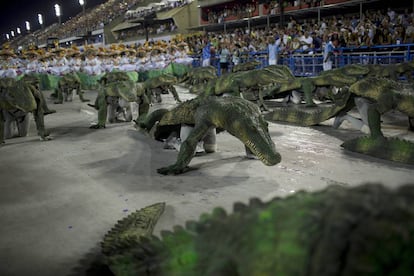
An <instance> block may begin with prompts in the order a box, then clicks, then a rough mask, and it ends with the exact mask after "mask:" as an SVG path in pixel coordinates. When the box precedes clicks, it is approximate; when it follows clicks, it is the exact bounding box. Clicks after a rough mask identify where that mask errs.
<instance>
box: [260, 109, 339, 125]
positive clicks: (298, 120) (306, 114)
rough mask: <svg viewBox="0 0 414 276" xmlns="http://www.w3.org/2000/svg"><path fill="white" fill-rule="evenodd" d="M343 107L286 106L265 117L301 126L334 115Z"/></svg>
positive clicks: (318, 121) (315, 122)
mask: <svg viewBox="0 0 414 276" xmlns="http://www.w3.org/2000/svg"><path fill="white" fill-rule="evenodd" d="M342 109H343V106H337V105H333V106H331V107H318V108H316V109H312V110H310V109H306V110H305V109H298V108H291V107H284V108H278V109H275V110H273V111H272V112H270V113H268V114H266V115H265V116H264V117H265V119H266V120H269V121H279V122H287V123H292V124H297V125H300V126H312V125H317V124H319V123H321V122H323V121H326V120H328V119H330V118H332V117H334V116H335V115H336V114H337V113H338V112H339V111H340V110H342Z"/></svg>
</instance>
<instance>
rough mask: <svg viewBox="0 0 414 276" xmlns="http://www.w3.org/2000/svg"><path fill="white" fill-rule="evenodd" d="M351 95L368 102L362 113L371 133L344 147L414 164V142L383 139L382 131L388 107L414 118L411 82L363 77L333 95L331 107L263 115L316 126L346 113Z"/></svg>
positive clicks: (349, 106) (273, 119)
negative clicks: (382, 116)
mask: <svg viewBox="0 0 414 276" xmlns="http://www.w3.org/2000/svg"><path fill="white" fill-rule="evenodd" d="M354 98H362V99H363V100H364V101H366V102H367V111H366V114H364V116H365V117H366V118H367V119H366V121H367V124H368V127H369V130H370V133H371V135H370V136H369V137H362V138H357V139H353V140H350V141H346V142H345V143H343V145H342V146H343V147H344V148H345V149H347V150H350V151H355V152H359V153H363V154H367V155H371V156H374V157H378V158H382V159H387V160H392V161H397V162H403V163H410V164H414V144H413V143H411V142H408V141H403V140H398V139H395V138H391V139H386V138H385V137H384V135H383V133H382V131H381V115H382V114H384V113H385V112H388V111H390V110H397V111H400V112H402V113H404V114H406V115H407V116H409V117H411V118H412V117H414V89H413V87H412V85H410V84H403V83H398V82H395V81H392V80H390V79H385V78H374V77H366V78H363V79H361V80H359V81H357V82H356V83H354V84H352V85H351V86H350V87H349V89H348V88H346V87H345V88H344V89H342V90H341V92H340V93H339V94H338V95H336V97H335V98H333V100H334V102H335V104H334V105H332V106H330V107H318V108H316V109H315V110H312V111H309V110H304V109H294V108H284V109H279V110H275V111H273V112H272V113H269V114H266V116H265V118H266V119H267V120H270V121H285V122H289V123H295V124H299V125H303V126H309V125H315V124H318V123H320V122H323V121H325V120H328V119H329V118H332V117H334V116H337V115H338V114H339V113H340V112H347V111H349V110H350V109H351V108H353V107H354V106H355V101H354Z"/></svg>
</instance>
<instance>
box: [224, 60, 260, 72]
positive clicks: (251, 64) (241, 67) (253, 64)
mask: <svg viewBox="0 0 414 276" xmlns="http://www.w3.org/2000/svg"><path fill="white" fill-rule="evenodd" d="M260 64H262V63H261V62H260V61H258V60H252V61H248V62H244V63H240V64H237V65H234V66H233V68H231V71H232V72H240V71H249V70H254V69H256V68H257V66H259V65H260Z"/></svg>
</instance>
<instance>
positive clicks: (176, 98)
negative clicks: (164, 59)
mask: <svg viewBox="0 0 414 276" xmlns="http://www.w3.org/2000/svg"><path fill="white" fill-rule="evenodd" d="M167 89H168V90H170V91H171V94H172V95H173V97H174V100H175V101H176V102H177V103H181V100H180V97H179V96H178V93H177V90H175V87H174V86H173V85H169V86H168V87H167Z"/></svg>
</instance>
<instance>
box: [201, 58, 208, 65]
mask: <svg viewBox="0 0 414 276" xmlns="http://www.w3.org/2000/svg"><path fill="white" fill-rule="evenodd" d="M202 66H203V67H206V66H210V59H209V58H207V59H203V64H202Z"/></svg>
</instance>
